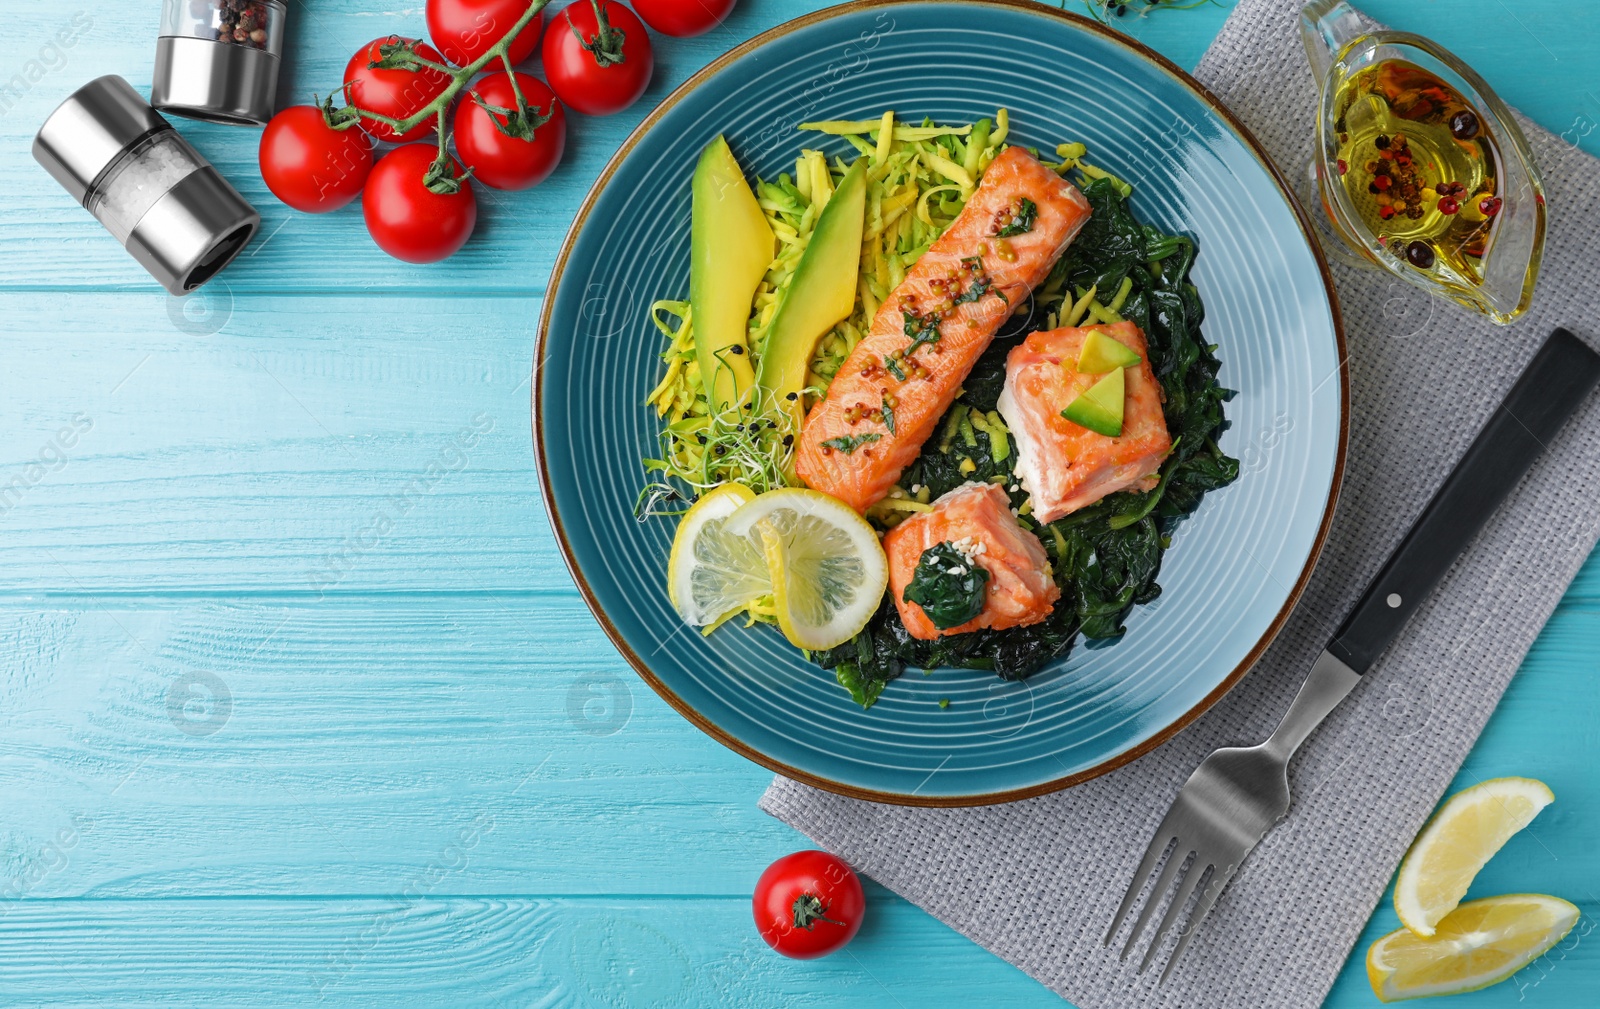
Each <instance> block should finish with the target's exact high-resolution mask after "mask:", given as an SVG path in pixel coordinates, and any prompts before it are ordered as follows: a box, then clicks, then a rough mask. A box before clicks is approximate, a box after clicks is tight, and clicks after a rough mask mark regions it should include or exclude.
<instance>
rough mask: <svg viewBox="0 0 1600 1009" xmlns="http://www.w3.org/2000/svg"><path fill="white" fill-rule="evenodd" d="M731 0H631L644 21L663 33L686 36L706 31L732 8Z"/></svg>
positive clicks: (719, 21)
mask: <svg viewBox="0 0 1600 1009" xmlns="http://www.w3.org/2000/svg"><path fill="white" fill-rule="evenodd" d="M734 2H735V0H633V6H634V8H635V9H636V10H637V11H638V13H639V16H640V17H641V18H643V19H644V23H645V24H647V25H649V26H650V27H651V28H654V29H655V30H656V31H658V32H660V33H661V34H663V35H676V36H678V37H679V38H687V37H689V36H690V35H701V34H704V33H705V32H708V31H710V30H711V29H713V28H715V27H716V26H717V25H719V24H721V23H722V20H723V19H724V18H726V17H727V16H728V14H729V13H731V12H732V11H733V5H734Z"/></svg>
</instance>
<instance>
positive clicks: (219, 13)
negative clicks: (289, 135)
mask: <svg viewBox="0 0 1600 1009" xmlns="http://www.w3.org/2000/svg"><path fill="white" fill-rule="evenodd" d="M285 14H286V11H285V8H284V5H283V3H282V0H166V2H165V5H164V6H163V7H162V11H161V36H160V38H158V39H157V40H156V67H155V76H154V78H153V80H152V81H151V85H150V104H151V105H154V106H155V107H156V108H158V109H160V110H161V111H163V112H173V113H176V114H178V115H180V116H188V117H189V118H191V119H203V120H206V121H207V122H213V123H233V124H236V125H254V126H260V125H262V124H264V123H266V121H267V120H269V119H271V118H272V113H273V110H274V105H275V103H276V93H277V90H278V63H279V60H280V59H281V58H282V56H283V37H284V27H285Z"/></svg>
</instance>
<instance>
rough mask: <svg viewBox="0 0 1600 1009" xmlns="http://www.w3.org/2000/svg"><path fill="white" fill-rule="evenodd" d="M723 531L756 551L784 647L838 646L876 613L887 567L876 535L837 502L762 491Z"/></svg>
mask: <svg viewBox="0 0 1600 1009" xmlns="http://www.w3.org/2000/svg"><path fill="white" fill-rule="evenodd" d="M724 528H725V530H726V533H727V534H728V535H730V536H735V537H737V536H748V537H750V538H751V539H752V541H753V542H759V543H760V544H761V549H762V552H763V554H764V555H765V557H766V566H767V572H768V576H769V577H770V579H771V583H772V593H773V603H774V606H775V608H776V610H777V615H778V626H779V627H781V628H782V629H783V634H784V637H786V638H788V639H789V641H790V643H791V644H794V645H797V646H798V647H800V648H808V649H813V650H816V649H823V648H833V647H834V646H836V645H842V644H844V643H845V642H846V641H849V640H850V639H851V638H853V637H855V636H856V634H857V633H859V632H860V631H861V629H862V628H863V627H865V626H867V621H869V620H871V619H872V615H873V613H875V612H877V609H878V604H879V602H881V601H882V600H883V592H884V589H885V588H886V587H887V586H888V584H889V562H888V560H887V558H885V557H884V554H883V545H882V544H881V543H879V542H878V534H877V532H876V531H875V530H874V529H873V528H872V526H870V525H868V524H867V520H866V519H864V518H862V517H861V516H860V515H857V514H856V513H855V511H854V509H852V508H850V506H848V505H846V504H844V503H843V502H841V501H839V500H838V499H837V498H833V497H829V496H828V495H826V494H823V493H820V492H818V491H814V490H805V489H802V488H798V487H794V488H785V489H780V490H773V491H768V492H767V493H765V494H762V495H760V496H759V497H756V498H755V499H753V500H751V501H750V502H749V503H747V504H744V505H742V506H740V508H739V510H738V511H736V512H734V513H733V515H731V516H730V517H729V518H728V520H727V525H726V526H725V527H724Z"/></svg>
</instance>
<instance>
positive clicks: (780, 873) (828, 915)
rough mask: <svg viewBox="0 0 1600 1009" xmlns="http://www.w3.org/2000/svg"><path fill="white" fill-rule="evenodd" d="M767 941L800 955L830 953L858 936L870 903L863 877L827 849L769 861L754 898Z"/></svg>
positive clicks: (789, 953) (781, 950) (799, 957)
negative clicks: (863, 891) (865, 891)
mask: <svg viewBox="0 0 1600 1009" xmlns="http://www.w3.org/2000/svg"><path fill="white" fill-rule="evenodd" d="M751 909H752V910H753V911H754V913H755V919H756V928H758V929H760V931H761V938H762V939H764V940H766V943H767V945H768V946H771V947H772V948H773V949H775V950H777V951H778V952H779V953H782V954H783V955H784V956H787V957H793V958H794V959H796V960H810V959H813V958H815V957H819V956H827V955H828V954H829V953H832V952H834V951H836V950H839V949H842V948H843V947H844V945H845V944H846V943H848V942H849V941H850V940H851V939H854V938H855V935H856V932H857V931H859V930H860V928H861V919H862V916H863V915H864V914H865V912H866V909H867V899H866V895H865V894H863V893H862V892H861V880H860V878H859V877H857V876H856V874H855V871H854V870H852V869H851V868H850V867H849V866H848V865H846V864H845V863H844V862H842V861H841V860H839V859H838V858H836V857H834V856H833V855H830V854H828V853H827V852H825V851H797V852H795V853H794V854H792V855H785V856H783V857H782V858H780V859H778V860H777V861H776V862H773V863H772V864H771V865H769V866H767V869H766V871H765V872H763V873H762V874H761V878H760V879H759V880H757V881H756V891H755V896H754V897H753V898H752V899H751Z"/></svg>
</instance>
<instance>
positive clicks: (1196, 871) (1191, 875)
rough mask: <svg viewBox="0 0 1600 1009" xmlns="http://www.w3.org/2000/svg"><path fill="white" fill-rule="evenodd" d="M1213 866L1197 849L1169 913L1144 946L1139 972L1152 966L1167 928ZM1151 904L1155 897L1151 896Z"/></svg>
mask: <svg viewBox="0 0 1600 1009" xmlns="http://www.w3.org/2000/svg"><path fill="white" fill-rule="evenodd" d="M1210 867H1211V860H1210V859H1209V858H1207V857H1206V855H1205V853H1204V852H1200V851H1197V852H1195V856H1194V864H1193V865H1191V866H1189V871H1188V872H1186V873H1184V876H1183V882H1181V883H1179V884H1178V889H1177V891H1176V892H1175V893H1173V895H1172V903H1170V904H1168V905H1167V913H1166V914H1164V915H1162V916H1161V924H1160V925H1159V926H1157V928H1156V934H1155V935H1153V936H1151V937H1150V945H1148V946H1146V947H1145V948H1144V959H1143V960H1141V961H1139V973H1140V974H1143V973H1144V972H1145V969H1146V968H1147V967H1149V966H1150V961H1151V960H1154V959H1155V957H1156V952H1157V951H1158V950H1159V949H1161V944H1162V943H1163V942H1164V941H1166V938H1167V930H1168V929H1170V928H1172V926H1173V925H1175V924H1177V922H1178V916H1179V915H1181V914H1182V913H1183V909H1184V906H1185V905H1187V904H1188V903H1189V898H1190V897H1191V896H1193V895H1194V890H1195V887H1197V886H1199V885H1200V877H1202V876H1204V875H1205V874H1206V870H1207V869H1209V868H1210ZM1150 903H1151V904H1154V903H1155V898H1153V897H1152V898H1151V900H1150Z"/></svg>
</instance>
